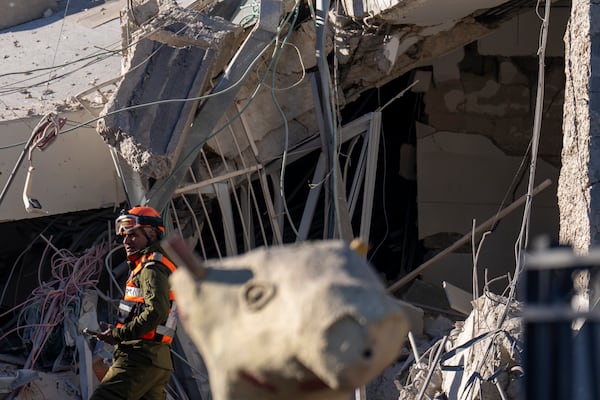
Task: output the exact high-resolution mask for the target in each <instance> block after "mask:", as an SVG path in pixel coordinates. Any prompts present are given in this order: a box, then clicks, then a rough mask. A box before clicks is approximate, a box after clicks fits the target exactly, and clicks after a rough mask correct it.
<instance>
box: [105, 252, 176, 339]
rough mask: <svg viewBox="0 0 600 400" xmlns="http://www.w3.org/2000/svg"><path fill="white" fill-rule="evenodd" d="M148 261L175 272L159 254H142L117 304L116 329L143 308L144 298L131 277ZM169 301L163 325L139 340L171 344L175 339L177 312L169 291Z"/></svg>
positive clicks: (167, 260) (173, 267)
mask: <svg viewBox="0 0 600 400" xmlns="http://www.w3.org/2000/svg"><path fill="white" fill-rule="evenodd" d="M150 261H157V262H160V263H161V264H163V265H164V266H166V267H167V268H169V270H170V271H171V272H175V269H177V267H176V266H175V264H173V263H172V262H171V260H169V259H168V258H167V257H164V256H163V255H162V254H161V253H159V252H152V253H150V254H149V255H147V254H144V255H143V256H142V257H140V259H138V260H137V261H136V263H135V268H134V270H133V271H131V274H130V275H129V279H127V283H126V285H125V296H124V297H123V300H121V303H120V304H119V321H118V322H117V328H119V327H122V326H124V325H125V324H126V323H127V322H129V321H131V320H132V319H133V318H135V317H136V316H138V315H139V314H140V313H141V312H142V311H143V310H144V307H145V304H146V303H145V302H144V296H143V293H142V289H141V288H139V287H137V286H136V285H135V284H134V283H133V277H134V276H136V275H137V274H138V273H139V272H140V271H141V270H142V268H144V266H145V265H146V264H147V263H148V262H150ZM169 301H170V303H171V307H170V308H169V315H168V317H167V320H166V322H165V323H164V324H162V325H158V326H157V327H156V328H154V329H152V330H151V331H150V332H148V333H146V334H145V335H143V336H142V337H141V339H146V340H154V341H157V342H163V343H169V344H170V343H172V342H173V338H174V337H175V329H176V327H177V312H176V308H177V305H176V302H175V296H174V294H173V291H172V290H170V289H169Z"/></svg>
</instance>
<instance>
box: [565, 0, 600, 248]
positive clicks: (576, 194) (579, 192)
mask: <svg viewBox="0 0 600 400" xmlns="http://www.w3.org/2000/svg"><path fill="white" fill-rule="evenodd" d="M599 23H600V6H599V5H598V4H597V3H593V2H590V1H589V0H575V1H573V5H572V10H571V20H570V22H569V25H568V27H567V31H566V33H565V38H564V39H565V46H566V52H565V54H566V58H567V60H568V61H567V63H566V65H565V73H566V80H567V81H566V90H565V104H564V125H563V131H564V141H563V152H562V160H563V165H562V169H561V171H560V180H559V187H558V204H559V207H560V226H561V228H560V241H561V242H562V243H566V244H570V245H572V246H573V248H574V249H575V251H577V252H580V253H585V252H586V251H587V250H588V248H589V247H590V246H592V245H597V244H599V243H600V229H599V228H600V210H599V207H598V204H600V203H599V199H598V196H599V194H598V180H599V178H600V161H599V160H600V159H599V157H600V150H599V144H598V134H599V133H600V128H599V122H600V121H599V119H598V111H597V109H598V107H599V105H600V104H599V100H600V98H599V97H598V92H597V91H598V90H599V84H598V82H599V81H598V71H597V70H596V68H594V65H596V64H597V62H598V55H599V51H598V44H600V37H599V35H598V28H597V26H600V25H599Z"/></svg>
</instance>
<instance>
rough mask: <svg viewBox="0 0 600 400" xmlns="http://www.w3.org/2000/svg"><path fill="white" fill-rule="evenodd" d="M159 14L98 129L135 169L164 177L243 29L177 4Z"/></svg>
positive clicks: (128, 61)
mask: <svg viewBox="0 0 600 400" xmlns="http://www.w3.org/2000/svg"><path fill="white" fill-rule="evenodd" d="M157 11H158V14H157V15H156V16H153V17H152V18H151V19H150V21H149V22H148V23H147V24H143V25H142V26H141V27H140V29H139V30H138V31H136V32H135V34H134V35H133V36H132V38H131V47H129V48H128V50H127V57H126V58H125V60H124V64H125V71H124V79H123V80H122V81H121V82H120V84H119V87H118V89H117V91H116V93H115V94H114V96H113V97H112V98H111V99H110V101H109V102H108V103H107V104H106V107H105V109H104V111H103V112H102V114H103V115H105V116H104V117H103V118H102V119H101V120H99V121H98V128H97V130H98V132H99V133H100V135H101V136H102V137H103V138H104V139H105V141H106V142H107V143H108V144H110V145H111V146H114V147H115V148H116V149H117V151H118V152H119V153H120V155H121V156H122V157H123V158H124V159H125V160H126V161H127V162H128V163H129V165H130V166H131V167H132V168H133V170H134V171H136V172H138V173H140V174H142V175H143V176H146V177H150V178H155V179H160V178H163V177H165V176H166V175H167V174H168V173H169V172H170V170H171V166H172V163H173V159H174V158H175V157H176V155H177V152H178V150H179V146H180V143H181V142H182V140H181V139H182V137H184V135H185V134H186V133H187V130H188V129H189V127H190V124H191V122H192V121H193V117H194V114H195V111H196V107H197V104H198V96H200V95H201V94H203V93H204V92H205V91H207V89H208V86H209V85H210V82H211V79H212V78H213V74H217V73H218V72H220V71H221V70H222V69H223V67H224V65H225V63H226V62H228V61H229V58H230V57H231V56H232V55H233V51H234V50H235V49H236V48H237V44H238V43H239V40H240V33H241V28H240V27H239V26H235V25H233V24H231V23H228V22H226V21H224V20H223V19H220V18H210V17H209V16H207V15H204V14H202V13H199V12H197V11H193V10H186V9H182V8H180V7H176V6H174V5H171V6H167V7H161V8H160V9H159V10H157ZM124 26H127V27H130V26H131V23H127V24H124ZM125 31H126V30H125ZM142 105H143V106H142ZM137 106H141V107H137ZM130 107H133V109H128V108H130ZM117 111H122V112H117Z"/></svg>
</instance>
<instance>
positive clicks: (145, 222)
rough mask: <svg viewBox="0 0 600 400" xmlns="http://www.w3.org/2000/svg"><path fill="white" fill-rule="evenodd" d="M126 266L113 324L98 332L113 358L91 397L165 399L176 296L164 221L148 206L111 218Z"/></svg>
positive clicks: (173, 269) (131, 399) (170, 366)
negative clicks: (126, 275) (164, 250)
mask: <svg viewBox="0 0 600 400" xmlns="http://www.w3.org/2000/svg"><path fill="white" fill-rule="evenodd" d="M115 229H116V233H117V235H122V236H123V244H124V246H125V252H126V253H127V259H128V262H129V265H130V267H131V274H130V275H129V278H128V280H127V284H126V288H125V296H124V298H123V300H122V301H121V304H120V305H119V320H118V323H117V325H116V327H112V326H109V325H108V324H104V325H105V326H107V329H106V330H105V331H103V332H101V333H99V334H98V335H97V337H98V339H100V340H103V341H104V342H106V343H108V344H111V345H116V346H115V350H114V354H113V364H112V366H111V367H110V369H109V370H108V372H107V373H106V375H105V376H104V378H103V379H102V382H101V383H100V385H99V386H98V388H97V389H96V390H95V391H94V393H93V395H92V397H91V399H93V400H107V399H127V400H133V399H165V398H166V392H165V386H166V384H167V382H168V381H169V378H170V376H171V371H172V370H173V364H172V361H171V353H170V349H171V342H172V341H173V337H174V334H175V323H176V313H175V300H174V297H173V293H172V291H171V290H170V287H169V276H170V275H171V273H172V272H173V271H175V268H176V267H175V265H174V264H173V263H172V262H171V261H170V260H169V259H167V257H165V256H164V255H163V254H162V253H161V252H160V247H159V241H160V239H161V238H162V237H163V235H164V232H165V227H164V225H163V222H162V218H161V216H160V214H159V213H158V212H157V211H156V210H155V209H153V208H151V207H140V206H138V207H134V208H132V209H130V210H129V211H128V212H126V213H125V212H124V211H123V212H121V215H120V216H119V217H118V218H117V219H116V223H115Z"/></svg>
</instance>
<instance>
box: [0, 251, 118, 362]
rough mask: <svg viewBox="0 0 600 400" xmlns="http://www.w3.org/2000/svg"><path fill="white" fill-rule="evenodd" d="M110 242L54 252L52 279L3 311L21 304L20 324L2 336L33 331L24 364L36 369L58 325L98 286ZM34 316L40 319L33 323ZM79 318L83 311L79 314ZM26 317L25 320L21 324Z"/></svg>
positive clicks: (77, 316) (1, 337)
mask: <svg viewBox="0 0 600 400" xmlns="http://www.w3.org/2000/svg"><path fill="white" fill-rule="evenodd" d="M108 249H109V245H108V243H107V242H102V243H100V244H98V245H95V246H93V247H91V248H89V249H87V250H86V251H85V252H84V253H83V255H81V256H76V255H74V254H72V253H71V252H70V251H68V250H66V249H61V250H58V251H56V252H55V254H54V255H53V256H52V258H51V261H50V264H51V276H52V279H51V280H50V281H49V282H43V283H41V284H40V286H38V287H37V288H36V289H34V290H33V292H32V293H31V295H30V296H29V298H28V299H27V300H25V301H24V302H23V303H21V304H19V305H17V306H16V307H13V308H12V309H11V310H9V311H7V312H5V313H4V314H2V315H0V317H2V316H4V315H6V314H8V313H9V312H12V311H15V310H16V309H19V308H21V311H20V313H19V319H18V321H19V322H18V323H17V326H16V327H15V328H14V329H12V330H10V331H9V332H7V333H5V334H4V335H2V336H0V340H1V339H3V338H5V337H6V336H8V335H9V334H11V333H13V332H18V331H24V330H27V332H29V333H30V334H31V337H30V340H31V343H32V349H31V352H30V353H29V356H28V357H27V361H26V362H25V365H24V368H29V369H32V368H33V367H34V366H35V363H36V361H37V359H38V357H39V356H40V354H41V353H42V350H43V349H44V346H45V344H46V343H47V342H48V339H49V338H50V336H51V334H52V332H53V331H54V329H55V328H56V327H57V326H59V325H60V324H61V323H63V322H64V321H65V319H66V318H67V317H68V315H69V314H70V313H71V312H73V311H74V312H76V313H77V314H78V313H79V309H80V302H81V300H80V297H81V296H82V295H83V293H84V291H85V290H87V289H97V288H96V284H97V283H98V275H99V273H100V271H101V270H102V269H103V266H104V255H105V254H106V253H107V251H108ZM32 316H33V317H36V318H38V320H37V321H35V322H33V323H31V322H29V321H28V320H31V319H32ZM75 317H76V318H79V315H76V316H75ZM21 321H24V322H25V323H24V324H21Z"/></svg>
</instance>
